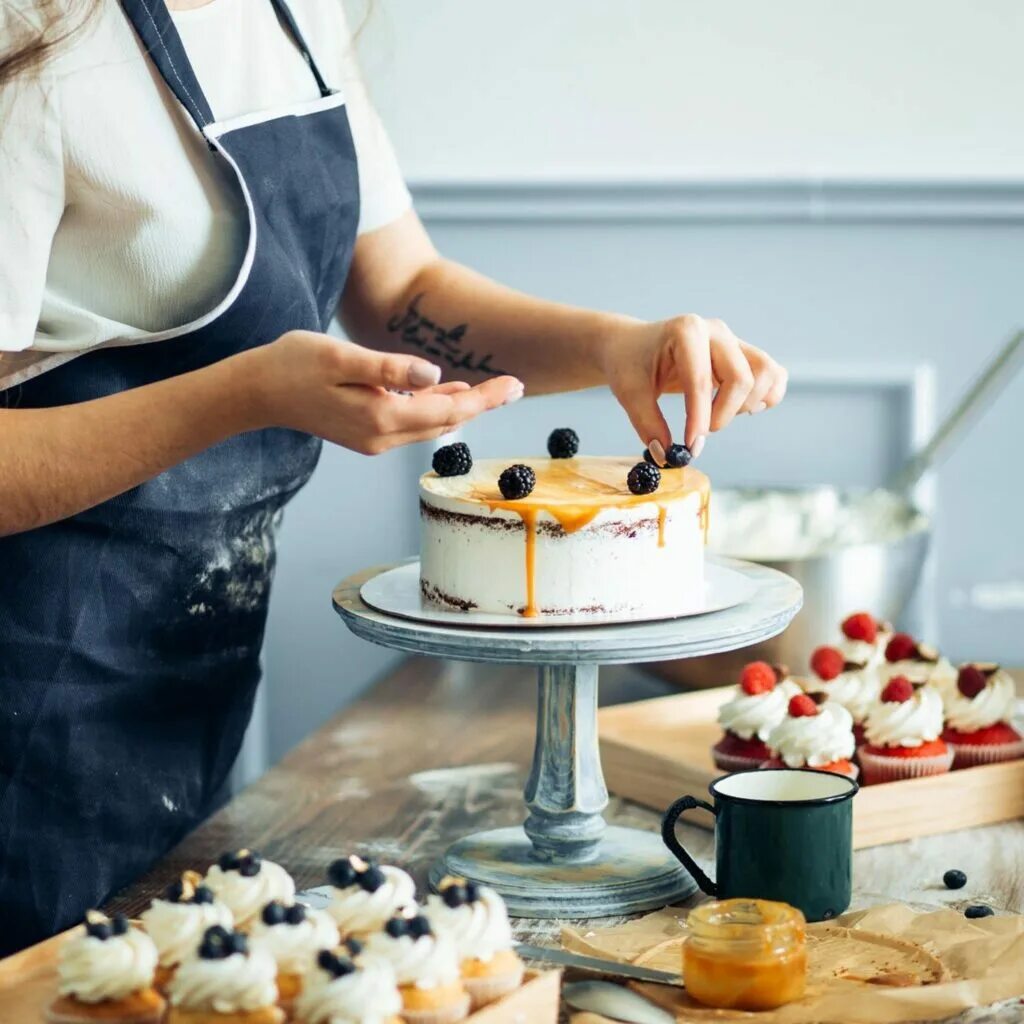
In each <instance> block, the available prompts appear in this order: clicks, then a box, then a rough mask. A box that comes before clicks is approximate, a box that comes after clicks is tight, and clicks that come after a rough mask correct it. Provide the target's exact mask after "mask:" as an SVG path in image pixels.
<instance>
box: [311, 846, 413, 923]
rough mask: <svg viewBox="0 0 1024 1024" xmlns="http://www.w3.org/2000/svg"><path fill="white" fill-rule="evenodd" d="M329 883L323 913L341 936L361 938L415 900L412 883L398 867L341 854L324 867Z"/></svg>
mask: <svg viewBox="0 0 1024 1024" xmlns="http://www.w3.org/2000/svg"><path fill="white" fill-rule="evenodd" d="M327 877H328V879H329V880H330V883H331V885H332V886H333V888H332V890H331V902H330V903H329V904H328V906H327V912H328V913H329V914H330V915H331V917H333V918H334V921H335V923H336V924H337V926H338V929H339V930H340V932H341V934H342V936H344V937H348V936H350V935H351V936H354V937H355V938H365V937H366V936H368V935H370V934H371V933H372V932H376V931H380V929H381V928H383V927H384V925H385V923H386V922H387V921H388V919H389V918H390V917H391V916H392V915H394V914H396V913H398V911H400V910H401V909H402V908H403V907H407V906H410V905H412V904H414V903H415V902H416V884H415V882H413V880H412V877H411V876H410V875H408V874H406V872H404V871H403V870H402V869H401V868H396V867H391V866H390V865H387V864H385V865H384V866H383V867H378V866H377V865H376V864H375V863H374V862H373V861H369V860H363V859H362V857H354V856H353V857H342V858H341V859H340V860H336V861H334V863H333V864H331V866H330V867H329V868H328V869H327Z"/></svg>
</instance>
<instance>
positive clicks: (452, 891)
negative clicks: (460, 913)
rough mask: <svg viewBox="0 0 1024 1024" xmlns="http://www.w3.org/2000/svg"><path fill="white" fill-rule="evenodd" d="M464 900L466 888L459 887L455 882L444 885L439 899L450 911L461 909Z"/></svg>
mask: <svg viewBox="0 0 1024 1024" xmlns="http://www.w3.org/2000/svg"><path fill="white" fill-rule="evenodd" d="M466 898H467V893H466V886H464V885H459V884H458V883H457V882H456V883H454V884H452V885H446V886H445V887H444V890H443V891H442V893H441V899H443V900H444V903H445V906H447V907H451V908H452V910H454V909H455V908H456V907H461V906H462V905H463V904H464V903H465V902H466Z"/></svg>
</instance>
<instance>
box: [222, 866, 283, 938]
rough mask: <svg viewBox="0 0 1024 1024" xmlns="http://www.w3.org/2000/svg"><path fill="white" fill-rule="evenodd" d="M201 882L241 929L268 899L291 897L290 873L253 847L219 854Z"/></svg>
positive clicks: (255, 916) (245, 928)
mask: <svg viewBox="0 0 1024 1024" xmlns="http://www.w3.org/2000/svg"><path fill="white" fill-rule="evenodd" d="M203 885H205V886H206V888H207V889H209V890H210V891H211V892H212V893H213V895H214V896H215V897H216V898H217V899H218V900H220V902H221V903H223V904H224V905H225V906H226V907H227V908H228V910H230V911H231V914H232V916H233V917H234V919H235V927H236V928H238V929H240V930H241V931H247V930H248V929H249V926H250V925H251V924H252V923H253V922H254V921H255V920H256V919H257V918H258V917H259V916H260V912H261V911H262V910H263V908H264V907H265V906H266V905H267V904H268V903H269V902H270V901H271V900H280V901H281V902H282V903H291V902H292V901H293V900H294V898H295V882H293V881H292V876H291V875H289V874H288V872H287V871H285V869H284V868H283V867H281V865H280V864H275V863H274V862H273V861H271V860H264V859H263V858H262V857H261V856H260V855H259V854H258V853H257V852H256V851H255V850H237V851H235V852H233V853H225V854H223V855H222V856H221V858H220V860H218V861H217V863H216V864H214V865H213V866H212V867H211V868H210V870H209V871H207V872H206V877H205V878H204V879H203Z"/></svg>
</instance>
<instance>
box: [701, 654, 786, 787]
mask: <svg viewBox="0 0 1024 1024" xmlns="http://www.w3.org/2000/svg"><path fill="white" fill-rule="evenodd" d="M799 692H800V688H799V687H798V686H797V685H796V683H794V682H793V680H792V679H790V678H789V673H788V672H787V671H786V669H785V667H784V666H782V665H776V666H772V665H769V664H768V663H767V662H764V661H753V662H751V663H750V664H749V665H745V666H744V667H743V671H742V672H741V673H740V681H739V685H738V686H737V687H736V689H735V691H734V694H733V697H732V699H731V700H728V701H726V702H725V703H724V704H723V705H722V706H721V707H720V708H719V709H718V724H719V725H720V726H721V727H722V729H723V731H724V733H725V735H724V736H723V737H722V738H721V739H720V740H719V741H718V742H717V743H716V744H715V745H714V746H713V747H712V748H711V756H712V758H713V759H714V762H715V766H716V767H717V768H719V769H721V771H723V772H740V771H744V770H746V769H748V768H757V767H759V766H760V765H761V764H763V763H764V762H765V761H767V760H768V758H769V757H771V751H770V750H769V749H768V746H767V744H766V743H765V740H767V739H768V734H769V733H770V732H771V731H772V729H774V728H775V726H777V725H778V724H779V722H781V721H782V719H783V718H785V717H786V704H787V703H788V701H789V698H790V697H792V696H793V695H794V694H796V693H799Z"/></svg>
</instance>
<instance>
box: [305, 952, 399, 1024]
mask: <svg viewBox="0 0 1024 1024" xmlns="http://www.w3.org/2000/svg"><path fill="white" fill-rule="evenodd" d="M401 1012H402V997H401V995H400V994H399V992H398V986H397V985H396V984H395V974H394V971H392V969H391V967H390V966H389V965H388V964H386V963H385V962H384V961H382V960H371V961H369V962H365V963H364V962H363V961H362V960H356V959H354V958H353V956H352V955H351V954H350V952H349V951H348V950H330V949H324V950H321V951H320V953H319V955H318V956H317V962H316V965H315V966H314V967H313V969H312V970H311V971H310V972H309V974H307V975H306V984H305V986H304V987H303V990H302V994H301V995H300V996H299V998H298V1000H297V1001H296V1003H295V1020H296V1022H297V1024H402V1019H401V1017H399V1014H400V1013H401Z"/></svg>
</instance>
